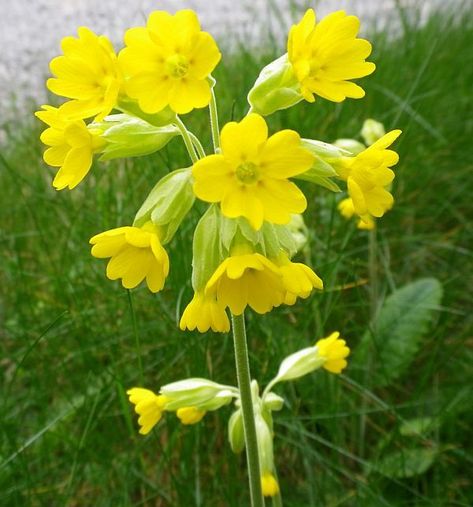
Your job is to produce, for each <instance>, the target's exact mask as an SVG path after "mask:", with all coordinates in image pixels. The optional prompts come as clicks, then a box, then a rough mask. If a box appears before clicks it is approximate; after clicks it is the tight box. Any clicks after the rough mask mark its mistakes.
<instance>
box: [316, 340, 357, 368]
mask: <svg viewBox="0 0 473 507" xmlns="http://www.w3.org/2000/svg"><path fill="white" fill-rule="evenodd" d="M315 347H316V349H317V353H318V355H319V357H321V358H322V359H323V360H324V362H323V364H322V367H323V368H325V369H326V370H327V371H329V372H331V373H341V372H342V370H343V369H345V368H346V366H347V361H346V358H347V357H348V356H349V354H350V349H349V348H348V347H347V344H346V341H345V340H342V339H341V338H340V333H339V332H338V331H335V332H334V333H332V334H331V335H330V336H328V337H327V338H322V339H321V340H319V341H318V342H317V343H316V344H315Z"/></svg>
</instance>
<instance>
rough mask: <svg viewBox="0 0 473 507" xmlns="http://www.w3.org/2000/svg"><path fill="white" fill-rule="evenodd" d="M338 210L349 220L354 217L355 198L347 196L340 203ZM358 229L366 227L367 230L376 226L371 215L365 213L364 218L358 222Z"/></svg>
mask: <svg viewBox="0 0 473 507" xmlns="http://www.w3.org/2000/svg"><path fill="white" fill-rule="evenodd" d="M338 210H339V211H340V214H341V215H342V216H343V217H345V218H346V219H347V220H349V219H350V218H352V217H353V215H354V214H355V206H354V205H353V199H352V198H351V197H347V198H346V199H343V200H342V201H340V202H339V203H338ZM357 227H358V229H364V230H366V231H371V230H373V229H374V228H375V227H376V223H375V221H374V219H373V217H372V216H371V215H364V216H363V218H360V219H359V220H358V223H357Z"/></svg>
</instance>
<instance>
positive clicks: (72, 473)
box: [0, 9, 473, 507]
mask: <svg viewBox="0 0 473 507" xmlns="http://www.w3.org/2000/svg"><path fill="white" fill-rule="evenodd" d="M457 14H458V13H457ZM459 18H460V22H458V23H455V22H453V21H452V18H451V16H450V17H449V16H447V15H445V14H435V15H433V16H431V18H430V19H429V20H428V22H427V23H426V24H425V25H424V26H423V27H418V26H416V24H415V22H412V23H410V22H409V21H407V18H405V19H404V24H403V32H402V33H401V34H400V35H399V36H398V37H397V38H393V37H392V36H391V37H389V36H388V35H386V34H384V33H373V34H372V35H371V37H370V38H371V40H372V41H373V43H374V48H375V52H374V56H373V60H374V61H375V62H376V64H377V71H376V73H375V74H374V75H373V76H372V77H370V78H367V79H365V80H364V82H363V86H364V87H365V89H366V92H367V94H366V98H365V99H364V100H362V101H346V103H343V104H341V105H335V104H332V103H327V102H324V101H322V100H318V101H317V103H316V105H315V106H310V105H306V104H301V105H298V106H297V107H295V108H293V109H291V110H289V111H285V112H281V113H278V114H277V115H275V116H274V117H272V118H271V121H270V123H271V126H272V127H273V129H278V128H281V127H284V128H294V129H297V130H298V131H299V132H301V134H302V135H303V136H305V137H312V138H319V139H323V140H326V141H332V140H334V139H336V138H338V137H353V136H354V135H355V134H356V133H357V132H358V131H359V129H360V127H361V124H362V121H363V120H364V119H365V118H366V117H373V118H376V119H378V120H380V121H382V122H384V123H385V125H386V127H387V128H388V129H390V128H394V127H396V128H401V129H402V130H403V135H402V137H401V139H400V141H399V142H398V144H397V150H398V151H399V153H400V156H401V162H400V164H399V165H398V168H397V170H396V173H397V179H396V183H395V188H394V193H395V197H396V206H395V207H394V209H393V210H392V211H391V212H390V213H389V214H388V215H387V216H386V217H385V218H384V219H383V220H382V221H380V224H379V228H378V230H377V234H376V238H377V241H376V251H375V254H376V255H375V256H372V258H371V263H372V265H371V268H372V269H373V270H374V272H375V274H376V284H377V294H378V296H377V300H376V301H374V302H373V301H372V304H375V305H379V304H381V303H382V300H383V299H384V298H385V296H386V295H387V294H389V293H390V292H392V290H393V289H394V288H396V287H400V286H402V285H404V284H406V283H408V282H410V281H412V280H415V279H417V278H420V277H425V276H428V277H436V278H438V279H439V280H441V282H442V283H443V285H444V292H445V296H444V300H443V306H442V311H441V312H440V313H439V316H438V319H437V320H436V322H435V325H434V326H432V328H431V330H430V333H429V334H428V335H427V336H426V337H425V339H424V340H423V344H422V350H421V352H420V353H419V355H418V357H417V358H416V361H415V363H414V364H413V365H412V366H411V367H410V369H409V371H408V372H407V374H405V375H404V376H403V378H402V381H401V382H399V383H397V384H395V385H391V386H389V387H385V388H383V389H380V388H377V386H376V385H373V383H372V381H371V380H370V379H371V376H370V368H372V367H373V365H368V364H367V365H366V367H365V371H364V372H362V375H361V376H360V375H359V373H360V372H356V371H353V370H352V371H351V370H350V368H348V369H347V371H346V374H345V375H343V376H341V377H336V378H335V377H334V376H329V375H328V374H325V373H324V372H318V373H316V374H314V375H313V376H310V377H308V378H305V379H304V380H301V381H299V382H297V383H295V384H288V385H286V386H281V387H280V388H279V389H278V392H279V393H281V394H283V395H284V396H285V397H286V399H287V406H286V408H285V409H284V410H283V411H282V412H281V413H280V414H278V415H277V416H276V433H277V437H276V441H275V446H276V459H277V464H278V467H279V476H280V480H281V484H282V490H283V493H284V499H285V505H287V506H294V507H300V506H306V505H311V506H312V505H314V506H315V505H323V506H330V507H335V506H341V505H347V506H363V507H371V506H372V507H378V506H381V505H386V506H398V505H399V506H408V505H409V506H419V507H421V506H422V507H426V506H455V505H456V506H467V505H471V504H472V503H473V494H472V490H473V487H472V481H471V474H470V473H469V470H470V471H471V468H472V461H473V456H472V453H471V447H469V444H470V443H471V435H470V434H469V432H468V427H469V425H470V424H471V422H472V413H473V410H472V406H471V396H472V394H473V393H472V378H471V359H472V353H471V343H472V317H471V302H472V298H471V282H472V280H471V268H472V255H471V250H470V248H471V245H472V244H473V237H472V236H473V234H472V228H471V225H470V223H469V221H470V220H471V217H472V209H473V205H472V199H471V195H472V192H473V185H472V178H471V174H472V172H471V171H472V168H473V157H472V149H471V139H472V135H473V120H472V116H471V90H472V86H473V54H472V52H471V47H473V30H472V16H471V12H468V11H467V10H466V9H465V10H464V13H463V15H461V16H459ZM275 56H277V55H276V54H275V51H274V50H273V51H272V50H271V49H270V47H268V48H266V49H265V50H264V51H263V50H262V51H261V52H260V53H258V54H252V53H249V52H247V51H245V50H244V48H243V46H242V47H241V49H240V50H239V51H238V52H237V53H236V54H235V55H233V56H229V57H226V58H225V59H224V60H223V62H222V64H221V65H220V67H219V69H218V72H217V73H216V77H217V79H218V81H219V85H218V89H217V94H218V99H219V102H220V113H221V121H222V123H224V122H226V121H228V120H230V119H232V118H240V117H241V116H242V115H243V114H244V113H245V112H246V107H247V106H246V105H245V98H244V93H243V91H245V93H246V90H248V89H249V88H250V87H251V85H252V83H253V82H254V79H255V78H256V76H257V74H258V72H259V69H260V68H261V66H262V65H263V64H265V63H266V62H268V61H270V60H271V59H272V58H273V57H275ZM468 111H469V113H468ZM206 121H207V119H206V113H205V112H199V113H196V115H195V117H194V118H192V122H191V123H192V128H193V129H194V130H195V131H196V132H199V133H200V132H204V131H205V134H204V135H203V137H204V138H205V140H206V142H207V143H208V141H209V133H208V132H206V128H207V127H206ZM40 129H41V126H40V125H39V124H38V123H36V122H33V120H31V121H30V120H27V121H25V122H24V123H23V124H22V123H21V122H19V123H13V122H10V123H9V124H8V127H7V138H8V143H7V147H6V150H4V151H3V152H2V154H1V155H0V166H1V172H0V184H1V188H2V189H3V193H2V200H1V204H0V224H1V229H0V248H1V252H2V258H1V259H2V260H1V270H0V322H1V326H0V347H1V357H2V359H1V363H0V364H1V374H2V377H1V379H2V390H1V398H2V399H1V401H0V404H1V408H0V423H1V429H2V433H1V435H2V438H1V441H0V505H5V506H24V505H32V506H42V505H47V506H50V505H54V506H55V505H69V506H82V505H94V506H109V505H113V506H131V505H134V506H138V505H147V506H151V505H153V506H187V505H196V506H206V507H211V506H241V505H247V504H248V497H247V493H246V483H245V480H246V479H245V473H244V468H245V466H244V465H245V462H244V458H243V457H242V456H240V457H238V456H234V455H233V454H232V453H231V452H230V451H229V449H228V446H227V444H226V420H227V417H228V415H229V410H228V409H227V410H226V411H225V410H222V411H221V412H222V413H218V414H209V415H208V416H207V417H206V418H205V419H204V422H203V423H202V424H200V425H199V426H196V427H182V426H180V425H179V424H178V423H177V422H176V420H175V419H174V418H173V417H172V416H170V417H166V418H165V420H164V421H163V422H161V423H160V425H159V427H158V429H157V430H155V431H154V432H153V433H152V434H151V435H150V436H149V437H147V438H143V437H141V436H139V435H138V434H137V431H136V420H135V417H134V415H133V414H132V411H131V408H130V407H129V405H128V402H127V400H126V396H125V390H126V389H127V388H128V387H130V386H133V385H136V384H138V383H139V382H140V370H139V357H138V355H137V348H136V340H135V336H134V329H133V319H132V310H134V312H135V313H136V318H137V329H136V333H137V336H138V338H139V341H140V344H141V346H140V351H141V361H142V364H143V377H144V384H145V385H146V386H148V387H151V388H158V387H159V385H160V384H163V383H167V382H170V381H172V380H176V379H179V378H182V377H185V376H210V377H211V378H213V379H215V380H218V381H221V382H234V381H235V378H234V364H233V355H232V343H231V339H230V337H229V336H220V335H212V334H208V335H205V336H202V335H199V334H197V333H195V334H194V333H187V334H184V333H181V332H179V331H178V329H177V327H176V322H177V320H178V317H179V315H180V314H181V312H182V309H183V306H184V305H185V304H186V303H187V301H188V300H189V298H190V296H191V290H190V284H189V280H190V274H191V248H190V245H191V231H192V228H193V227H194V224H195V222H196V220H197V219H198V212H195V213H194V214H193V216H192V217H191V218H190V219H189V220H187V222H186V223H185V224H184V226H183V227H182V228H181V230H180V231H179V232H178V234H177V236H176V238H175V239H174V241H173V243H172V244H171V245H170V249H169V250H170V251H169V254H170V258H171V261H172V271H171V275H170V278H169V280H168V283H167V284H166V288H165V290H164V291H163V292H162V293H160V294H158V295H151V294H150V293H149V292H148V291H147V290H146V289H145V288H139V289H136V290H134V291H132V292H131V293H130V294H127V292H126V291H124V290H123V289H121V288H120V287H119V285H118V284H117V283H112V282H109V281H107V280H106V278H105V275H104V268H105V265H104V263H102V262H100V261H97V260H95V259H93V258H92V257H91V256H90V254H89V247H88V244H87V241H88V239H89V238H90V237H91V236H92V235H93V234H95V233H97V232H100V231H103V230H106V229H109V228H112V227H116V226H120V225H124V224H128V223H130V221H131V220H132V218H133V216H134V213H135V211H136V209H137V208H138V206H139V205H140V204H141V202H142V200H143V198H144V196H145V195H146V193H147V192H148V191H149V189H150V188H151V187H152V186H153V184H154V182H155V181H156V179H157V178H158V177H159V176H160V175H162V174H164V173H166V172H167V171H169V170H170V169H174V168H177V167H184V166H186V165H188V161H187V159H186V155H185V153H184V151H183V150H182V149H181V147H180V145H179V142H178V141H173V143H172V145H170V146H169V147H168V148H167V149H165V150H164V151H163V152H161V153H159V154H157V155H154V156H150V157H146V158H142V159H139V160H124V161H120V162H117V163H110V164H108V165H103V164H102V165H97V166H95V167H94V170H93V171H92V173H91V175H90V176H89V177H88V178H87V180H86V181H85V182H84V183H82V184H81V186H80V187H79V188H78V189H76V190H75V191H74V192H70V193H69V192H61V193H57V192H55V191H54V190H53V189H52V188H51V184H50V182H51V174H52V171H51V170H49V169H47V168H46V167H45V166H44V164H43V162H42V160H41V152H42V147H41V146H40V143H39V141H38V136H39V133H40ZM207 145H208V144H207ZM305 190H307V193H308V195H309V196H310V199H309V200H310V206H309V210H308V212H307V213H306V222H307V224H308V225H309V227H310V230H311V250H310V253H309V254H308V259H307V260H308V261H310V263H311V264H312V266H314V267H315V269H316V271H317V272H318V273H319V274H320V275H321V276H322V278H323V279H324V281H325V285H326V288H327V290H326V291H325V292H324V293H323V294H318V295H314V296H313V297H312V298H310V299H309V300H308V301H304V302H302V303H301V304H298V305H296V306H295V307H291V308H280V309H277V310H276V311H274V312H273V313H271V315H270V316H268V317H265V318H260V317H257V318H256V317H255V316H254V315H248V328H249V329H248V331H249V336H250V349H251V362H252V369H253V375H254V377H256V378H258V379H260V381H261V383H264V382H266V381H268V380H269V379H270V378H271V377H272V375H273V374H274V372H275V370H276V369H277V366H278V364H279V362H280V360H281V358H282V357H283V356H284V355H287V354H288V353H290V352H292V351H294V350H296V349H297V348H299V347H304V346H307V344H308V343H312V342H314V340H315V339H316V338H318V337H321V336H323V335H326V334H327V333H329V332H330V331H332V330H334V329H339V330H341V331H342V333H343V335H344V336H345V337H346V338H347V340H348V342H349V344H350V345H351V347H352V348H353V354H356V344H357V342H358V341H359V340H360V338H361V336H362V334H363V333H364V331H365V329H366V328H367V327H368V326H369V322H370V315H371V311H372V308H370V290H371V288H372V285H371V286H370V284H368V283H366V279H367V277H368V272H369V266H368V262H369V261H368V260H369V252H368V235H367V233H364V232H359V231H357V230H356V229H355V228H354V224H352V223H348V222H345V221H344V220H343V219H341V218H340V217H339V216H338V214H337V211H336V203H337V199H338V196H334V195H332V194H329V193H328V192H326V191H324V190H323V189H314V188H311V187H309V186H307V187H306V188H305ZM348 284H354V285H355V286H354V287H353V288H351V289H344V290H341V289H340V288H341V287H343V286H345V285H348ZM360 379H362V380H360ZM427 416H428V417H430V418H432V420H433V421H435V422H434V424H432V425H431V428H430V430H426V431H423V432H422V434H417V435H414V436H412V435H411V436H406V435H405V431H403V430H402V428H403V424H404V421H405V420H410V419H412V418H419V417H427ZM411 448H422V449H423V450H427V451H428V450H429V449H430V450H432V449H435V450H436V451H438V453H437V454H436V459H435V461H434V464H433V466H431V467H430V468H429V469H428V470H427V471H426V472H424V473H421V474H417V475H414V476H412V477H410V478H402V477H400V476H399V473H398V474H396V473H395V472H396V471H394V472H393V473H392V474H391V476H390V477H387V476H385V475H382V474H380V473H376V472H375V471H373V466H374V465H376V463H377V462H378V461H379V459H380V457H381V456H383V455H384V453H385V452H386V451H393V452H394V451H403V450H406V451H408V450H409V449H411ZM398 472H399V471H398Z"/></svg>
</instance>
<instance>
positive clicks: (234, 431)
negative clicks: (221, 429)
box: [228, 409, 245, 454]
mask: <svg viewBox="0 0 473 507" xmlns="http://www.w3.org/2000/svg"><path fill="white" fill-rule="evenodd" d="M228 441H229V442H230V447H231V448H232V451H233V452H234V453H235V454H239V453H240V452H242V451H243V449H244V448H245V430H244V427H243V416H242V413H241V410H240V409H238V410H236V411H235V412H233V414H232V415H231V416H230V419H229V420H228Z"/></svg>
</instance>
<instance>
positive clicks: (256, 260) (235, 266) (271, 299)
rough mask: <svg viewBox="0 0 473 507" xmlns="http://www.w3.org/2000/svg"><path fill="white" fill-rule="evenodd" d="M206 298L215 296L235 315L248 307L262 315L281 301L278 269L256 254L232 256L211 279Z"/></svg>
mask: <svg viewBox="0 0 473 507" xmlns="http://www.w3.org/2000/svg"><path fill="white" fill-rule="evenodd" d="M205 294H206V295H208V296H210V295H212V296H215V297H216V299H217V301H218V302H219V303H220V304H222V305H223V306H224V307H229V308H230V310H231V312H232V313H233V314H234V315H241V314H242V313H243V311H244V310H245V308H246V307H247V306H250V307H251V308H253V310H254V311H255V312H257V313H260V314H264V313H267V312H269V311H270V310H272V308H273V307H275V306H279V305H280V304H282V303H283V301H284V294H285V290H284V285H283V283H282V277H281V273H280V271H279V269H278V268H277V266H276V265H275V264H273V263H272V262H271V261H270V260H268V259H267V258H266V257H264V256H263V255H261V254H259V253H246V254H245V253H244V254H240V255H238V254H237V255H231V256H230V257H228V258H227V259H225V260H224V261H223V262H222V263H221V264H220V266H219V267H218V268H217V269H216V271H215V273H214V274H213V275H212V276H211V277H210V280H209V281H208V282H207V285H206V287H205Z"/></svg>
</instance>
